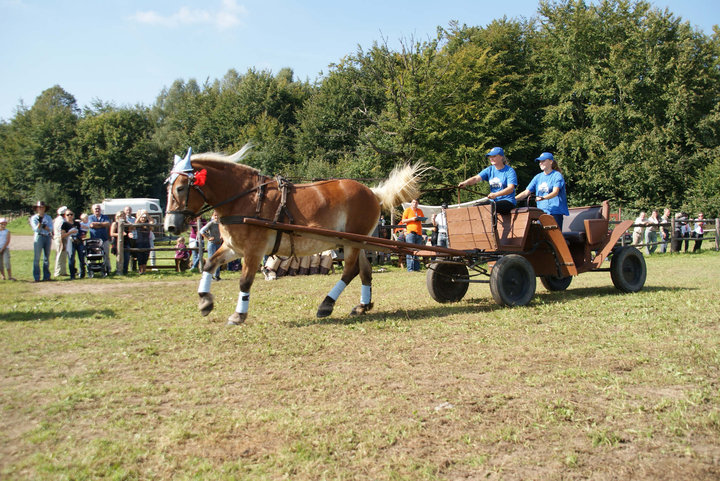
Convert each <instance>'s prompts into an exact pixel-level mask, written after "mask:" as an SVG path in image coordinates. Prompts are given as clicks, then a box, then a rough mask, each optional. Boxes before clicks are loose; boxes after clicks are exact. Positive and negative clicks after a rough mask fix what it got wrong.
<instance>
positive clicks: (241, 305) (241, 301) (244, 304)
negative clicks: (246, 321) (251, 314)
mask: <svg viewBox="0 0 720 481" xmlns="http://www.w3.org/2000/svg"><path fill="white" fill-rule="evenodd" d="M249 307H250V293H249V292H243V291H240V294H239V295H238V303H237V307H236V308H235V312H237V313H238V314H247V311H248V308H249Z"/></svg>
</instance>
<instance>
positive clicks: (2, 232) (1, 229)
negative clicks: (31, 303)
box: [0, 217, 16, 281]
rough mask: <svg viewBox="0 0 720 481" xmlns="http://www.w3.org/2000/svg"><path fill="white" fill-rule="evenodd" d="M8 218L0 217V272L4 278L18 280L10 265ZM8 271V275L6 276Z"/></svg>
mask: <svg viewBox="0 0 720 481" xmlns="http://www.w3.org/2000/svg"><path fill="white" fill-rule="evenodd" d="M7 223H8V221H7V219H6V218H5V217H0V274H2V279H3V280H10V281H14V280H16V279H15V278H14V277H13V276H12V266H11V265H10V237H11V235H10V231H9V230H8V229H7ZM5 271H7V277H6V276H5Z"/></svg>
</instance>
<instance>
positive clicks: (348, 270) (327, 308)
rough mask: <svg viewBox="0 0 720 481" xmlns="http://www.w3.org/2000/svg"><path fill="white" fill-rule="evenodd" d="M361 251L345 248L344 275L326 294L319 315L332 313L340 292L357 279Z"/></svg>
mask: <svg viewBox="0 0 720 481" xmlns="http://www.w3.org/2000/svg"><path fill="white" fill-rule="evenodd" d="M359 252H360V251H359V249H355V248H351V249H347V248H346V249H345V259H344V261H345V266H344V268H343V275H342V277H341V278H340V280H339V281H337V283H336V284H335V287H333V288H332V289H331V290H330V292H329V293H328V295H327V296H325V299H323V301H322V303H321V304H320V307H318V311H317V317H327V316H329V315H330V314H332V311H333V309H334V308H335V301H336V300H337V298H338V297H340V294H342V291H344V290H345V288H346V287H347V285H348V284H350V281H352V280H353V279H355V276H357V275H358V272H360V268H359V266H358V254H359Z"/></svg>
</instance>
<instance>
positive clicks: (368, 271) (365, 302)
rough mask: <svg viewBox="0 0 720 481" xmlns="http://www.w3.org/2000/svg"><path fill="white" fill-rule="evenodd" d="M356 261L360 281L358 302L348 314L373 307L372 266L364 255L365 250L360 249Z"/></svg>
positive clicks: (358, 312) (359, 313)
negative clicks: (358, 266)
mask: <svg viewBox="0 0 720 481" xmlns="http://www.w3.org/2000/svg"><path fill="white" fill-rule="evenodd" d="M358 263H359V264H360V282H361V283H362V286H361V287H360V304H358V305H357V306H355V307H353V310H352V311H350V314H351V315H353V316H357V315H361V314H365V313H366V312H368V311H370V309H372V308H373V303H372V266H371V265H370V261H368V259H367V256H366V255H365V251H360V256H359V258H358Z"/></svg>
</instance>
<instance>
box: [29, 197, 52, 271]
mask: <svg viewBox="0 0 720 481" xmlns="http://www.w3.org/2000/svg"><path fill="white" fill-rule="evenodd" d="M34 208H35V215H33V216H31V217H30V227H32V230H33V233H34V235H33V251H34V253H33V278H34V279H35V282H40V258H41V257H42V255H43V254H44V255H45V258H44V259H43V267H42V280H43V281H49V280H50V246H51V244H52V235H53V220H52V217H50V216H49V215H47V213H46V212H47V209H48V205H47V204H46V203H45V202H43V201H42V200H40V201H38V202H37V203H36V204H35V206H34Z"/></svg>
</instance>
